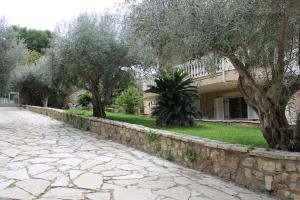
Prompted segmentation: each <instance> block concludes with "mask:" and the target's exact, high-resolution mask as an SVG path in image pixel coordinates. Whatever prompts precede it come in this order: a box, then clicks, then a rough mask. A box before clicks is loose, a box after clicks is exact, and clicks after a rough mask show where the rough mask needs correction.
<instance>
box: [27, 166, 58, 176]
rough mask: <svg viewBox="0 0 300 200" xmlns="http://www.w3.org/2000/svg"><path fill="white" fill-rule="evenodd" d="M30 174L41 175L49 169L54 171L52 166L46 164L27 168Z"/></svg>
mask: <svg viewBox="0 0 300 200" xmlns="http://www.w3.org/2000/svg"><path fill="white" fill-rule="evenodd" d="M27 168H28V172H29V174H31V175H36V174H40V173H42V172H45V171H48V170H49V169H53V167H52V166H50V165H46V164H34V165H30V166H28V167H27Z"/></svg>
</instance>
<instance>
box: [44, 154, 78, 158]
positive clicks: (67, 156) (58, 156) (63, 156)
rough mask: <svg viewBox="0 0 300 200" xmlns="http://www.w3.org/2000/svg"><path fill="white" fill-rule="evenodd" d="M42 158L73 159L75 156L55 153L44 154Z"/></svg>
mask: <svg viewBox="0 0 300 200" xmlns="http://www.w3.org/2000/svg"><path fill="white" fill-rule="evenodd" d="M42 157H47V158H73V157H74V155H72V154H70V153H53V154H44V155H42Z"/></svg>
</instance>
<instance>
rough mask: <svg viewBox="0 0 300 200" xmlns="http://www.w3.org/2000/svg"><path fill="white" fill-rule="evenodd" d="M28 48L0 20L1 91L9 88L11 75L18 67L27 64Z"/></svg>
mask: <svg viewBox="0 0 300 200" xmlns="http://www.w3.org/2000/svg"><path fill="white" fill-rule="evenodd" d="M26 53H27V50H26V47H25V45H24V43H23V41H22V40H19V39H18V37H17V33H15V32H14V31H13V30H12V28H11V27H10V26H9V25H8V24H7V22H6V20H5V19H4V18H0V90H4V89H6V88H7V87H8V81H9V74H10V72H11V71H12V70H13V69H14V68H15V67H16V66H17V64H22V63H23V62H25V58H26Z"/></svg>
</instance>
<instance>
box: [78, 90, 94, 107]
mask: <svg viewBox="0 0 300 200" xmlns="http://www.w3.org/2000/svg"><path fill="white" fill-rule="evenodd" d="M77 103H78V104H80V105H81V106H87V105H89V104H90V103H92V94H91V93H90V92H87V93H85V94H83V95H81V96H79V97H77Z"/></svg>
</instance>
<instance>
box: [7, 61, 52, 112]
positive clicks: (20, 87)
mask: <svg viewBox="0 0 300 200" xmlns="http://www.w3.org/2000/svg"><path fill="white" fill-rule="evenodd" d="M52 77H53V73H52V71H51V68H50V60H49V57H46V56H43V57H41V58H40V59H39V60H38V62H36V63H35V64H27V65H19V66H17V67H16V68H15V69H14V70H13V71H12V72H11V75H10V84H11V86H12V87H13V88H14V89H15V90H16V91H20V92H25V93H27V94H28V95H29V98H30V99H29V102H27V103H30V104H33V105H44V106H47V104H48V98H49V97H50V96H51V95H55V94H56V93H55V92H56V90H55V89H56V88H55V87H53V82H52Z"/></svg>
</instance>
